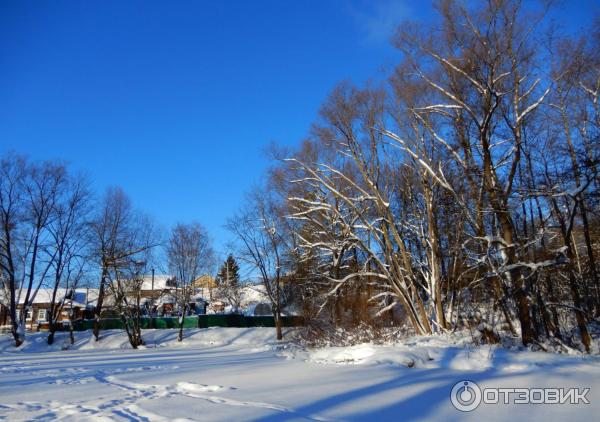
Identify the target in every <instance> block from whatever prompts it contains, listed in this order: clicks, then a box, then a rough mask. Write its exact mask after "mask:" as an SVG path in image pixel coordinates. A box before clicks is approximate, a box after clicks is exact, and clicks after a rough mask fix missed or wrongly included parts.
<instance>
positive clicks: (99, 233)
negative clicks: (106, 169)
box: [90, 188, 157, 341]
mask: <svg viewBox="0 0 600 422" xmlns="http://www.w3.org/2000/svg"><path fill="white" fill-rule="evenodd" d="M90 237H91V239H90V243H91V245H92V246H91V247H92V253H93V254H94V256H95V257H96V259H97V262H98V264H99V267H100V281H99V286H98V287H99V289H98V301H97V304H96V307H95V309H94V315H95V321H94V337H95V339H96V341H98V340H99V338H100V318H101V315H102V310H103V306H104V300H105V299H106V293H107V288H108V287H109V283H110V281H111V279H112V280H115V281H119V282H120V280H122V279H123V275H124V274H126V275H127V274H128V275H129V276H131V275H132V274H135V271H132V270H131V267H132V265H133V264H132V263H135V262H140V261H142V260H143V259H144V254H146V253H147V252H148V251H149V250H150V249H151V248H152V247H153V246H155V245H156V244H157V241H156V239H154V237H155V236H154V235H153V234H152V230H151V227H150V225H149V221H148V219H145V218H143V217H142V216H140V214H139V213H137V212H135V211H134V210H133V208H132V206H131V202H130V200H129V198H128V197H127V195H126V194H125V193H124V192H123V191H122V190H121V189H119V188H110V189H108V190H107V191H106V194H105V195H104V197H103V198H102V200H101V201H100V203H99V205H98V209H97V211H96V215H95V216H94V218H93V219H92V221H91V223H90ZM134 266H135V265H134ZM123 291H128V288H126V289H121V292H120V293H122V292H123ZM120 293H119V298H123V297H125V296H124V294H120Z"/></svg>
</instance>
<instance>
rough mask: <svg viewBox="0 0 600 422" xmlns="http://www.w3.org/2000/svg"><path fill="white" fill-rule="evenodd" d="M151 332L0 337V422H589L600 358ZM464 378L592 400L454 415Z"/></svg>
mask: <svg viewBox="0 0 600 422" xmlns="http://www.w3.org/2000/svg"><path fill="white" fill-rule="evenodd" d="M186 334H187V338H186V339H185V340H184V342H183V343H177V342H176V341H175V339H176V330H147V331H145V332H144V338H145V339H146V341H147V346H146V347H144V348H142V349H140V350H131V349H130V348H129V346H128V343H127V340H126V337H125V335H124V334H123V333H122V332H119V331H110V332H108V331H107V332H105V333H103V336H104V337H103V339H102V340H101V341H100V342H99V343H96V342H93V341H91V333H89V332H85V333H76V335H77V343H76V344H75V345H74V346H73V347H72V348H71V349H69V350H61V349H62V348H63V347H64V345H65V340H64V339H63V338H62V337H61V336H62V334H60V335H59V336H58V339H57V341H56V343H55V345H54V346H52V347H51V348H50V347H48V346H47V345H46V344H45V335H44V333H37V334H31V335H29V336H28V340H27V343H26V344H25V345H24V346H22V347H21V348H19V349H18V350H15V349H14V348H13V347H12V346H11V341H10V337H9V336H7V335H0V397H1V399H0V420H11V421H12V420H48V421H50V420H94V421H96V420H116V421H163V420H164V421H167V420H168V421H186V420H208V421H213V420H215V421H233V420H236V421H265V422H266V421H305V420H367V421H380V420H394V421H395V420H402V421H413V420H448V421H452V420H464V419H467V420H486V421H494V420H519V419H523V420H544V421H553V420H557V421H558V420H569V421H570V422H571V421H577V420H585V421H588V422H589V421H592V420H596V417H597V415H598V412H599V411H600V359H599V358H598V357H589V356H588V357H582V356H567V355H555V354H549V353H542V352H540V353H534V352H528V351H512V350H506V349H498V348H490V347H489V346H486V347H480V348H472V347H468V346H467V345H466V344H464V342H462V341H460V340H458V341H457V340H456V339H453V338H449V337H429V338H415V339H409V340H407V341H405V342H404V343H403V344H401V345H390V346H375V345H359V346H354V347H345V348H335V347H331V348H323V349H318V350H312V351H310V350H303V349H300V348H299V347H297V346H294V345H291V344H289V343H283V344H280V345H278V344H277V343H276V342H275V341H274V338H273V334H274V330H273V329H272V328H271V329H269V328H248V329H244V328H209V329H204V330H188V331H187V333H186ZM461 380H471V381H474V382H476V383H478V385H479V387H481V389H484V388H492V387H503V388H523V387H538V388H549V387H557V388H570V387H577V388H580V389H583V388H590V391H589V393H588V394H587V399H588V400H589V401H590V404H578V405H570V404H563V405H559V404H528V405H525V404H510V405H505V404H496V405H493V404H486V403H482V404H481V405H480V406H479V407H478V408H477V409H476V410H474V411H472V412H468V413H465V412H460V411H458V410H456V409H455V408H454V407H453V406H452V404H451V402H450V391H451V389H452V386H453V385H454V384H456V383H457V382H459V381H461Z"/></svg>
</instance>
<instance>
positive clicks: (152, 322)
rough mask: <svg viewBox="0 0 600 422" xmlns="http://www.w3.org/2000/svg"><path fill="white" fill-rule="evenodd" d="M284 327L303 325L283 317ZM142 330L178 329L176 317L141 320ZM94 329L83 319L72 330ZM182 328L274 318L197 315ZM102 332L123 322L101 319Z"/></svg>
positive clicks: (254, 323)
mask: <svg viewBox="0 0 600 422" xmlns="http://www.w3.org/2000/svg"><path fill="white" fill-rule="evenodd" d="M281 322H282V325H283V326H284V327H299V326H302V325H304V320H303V318H302V317H297V316H284V317H281ZM141 324H142V328H157V329H164V328H179V318H178V317H160V318H147V317H144V318H142V319H141ZM93 327H94V320H92V319H85V320H79V321H75V322H74V323H73V329H74V330H75V331H85V330H91V329H92V328H93ZM183 327H184V328H208V327H238V328H244V327H275V318H274V317H272V316H244V315H233V314H232V315H197V316H188V317H185V320H184V322H183ZM100 328H101V329H102V330H112V329H124V326H123V321H122V320H121V319H120V318H103V319H101V320H100Z"/></svg>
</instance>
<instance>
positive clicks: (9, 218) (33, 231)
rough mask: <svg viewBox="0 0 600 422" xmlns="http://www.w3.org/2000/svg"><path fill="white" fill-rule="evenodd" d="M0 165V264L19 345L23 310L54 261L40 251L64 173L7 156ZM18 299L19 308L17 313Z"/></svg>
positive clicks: (57, 167) (46, 164) (55, 167)
mask: <svg viewBox="0 0 600 422" xmlns="http://www.w3.org/2000/svg"><path fill="white" fill-rule="evenodd" d="M0 165H1V169H0V172H1V176H0V208H1V211H0V213H1V219H0V224H1V225H2V236H1V237H0V239H1V245H0V246H1V247H0V253H1V256H0V258H1V259H0V265H1V267H2V279H3V287H4V293H5V296H8V298H9V303H10V314H11V321H12V329H11V332H12V335H13V338H14V340H15V345H16V346H19V345H21V344H22V343H23V341H24V339H25V321H26V317H27V313H28V310H29V309H30V307H31V305H32V303H33V301H34V299H35V296H36V294H37V292H38V290H39V288H40V287H41V285H42V284H43V282H44V280H45V279H46V276H47V275H48V272H49V270H50V268H51V266H52V264H53V262H54V258H55V255H54V254H51V255H49V256H43V255H44V254H43V253H42V252H43V251H44V249H45V247H46V246H47V243H48V241H49V238H50V235H49V231H48V228H49V226H50V224H51V223H52V222H53V220H54V219H55V218H56V201H57V198H58V197H59V196H60V192H61V190H62V189H63V188H64V184H65V180H66V174H67V172H66V168H65V167H64V166H63V165H62V164H56V163H52V162H41V163H28V162H27V160H26V159H25V158H24V157H20V156H16V155H13V154H9V155H8V156H7V157H4V158H3V159H2V161H1V164H0ZM21 298H22V303H23V306H22V310H21V313H20V315H17V306H18V304H19V302H20V301H21Z"/></svg>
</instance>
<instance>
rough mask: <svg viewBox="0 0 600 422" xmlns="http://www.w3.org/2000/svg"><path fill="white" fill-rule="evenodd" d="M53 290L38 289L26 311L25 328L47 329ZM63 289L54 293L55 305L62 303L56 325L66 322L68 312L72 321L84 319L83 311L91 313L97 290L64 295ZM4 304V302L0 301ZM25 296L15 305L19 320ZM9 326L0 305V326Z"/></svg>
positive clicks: (8, 315) (6, 312) (8, 321)
mask: <svg viewBox="0 0 600 422" xmlns="http://www.w3.org/2000/svg"><path fill="white" fill-rule="evenodd" d="M52 293H53V289H39V290H38V292H37V294H36V295H35V298H34V299H33V303H32V304H31V307H30V308H29V309H28V310H27V315H26V316H25V328H26V329H28V330H40V329H48V328H49V325H50V323H49V316H50V304H51V302H52ZM66 293H67V292H66V291H65V289H59V290H58V291H57V292H56V298H55V301H54V302H55V305H60V304H62V303H63V302H64V305H63V308H62V311H61V313H60V315H59V316H58V320H57V323H59V324H60V323H62V322H67V321H68V320H69V312H71V311H72V312H73V321H76V320H78V319H82V318H84V317H85V311H92V310H93V309H94V307H95V306H96V302H97V300H98V289H87V288H80V289H75V290H74V291H72V290H70V291H69V292H68V294H67V295H66ZM2 302H4V303H6V302H7V301H6V300H2ZM24 302H25V294H24V293H23V294H21V297H20V298H19V303H18V305H17V318H20V316H21V312H23V307H24V306H23V305H24ZM10 324H11V320H10V313H9V309H8V306H6V304H1V305H0V325H2V326H8V325H10Z"/></svg>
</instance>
